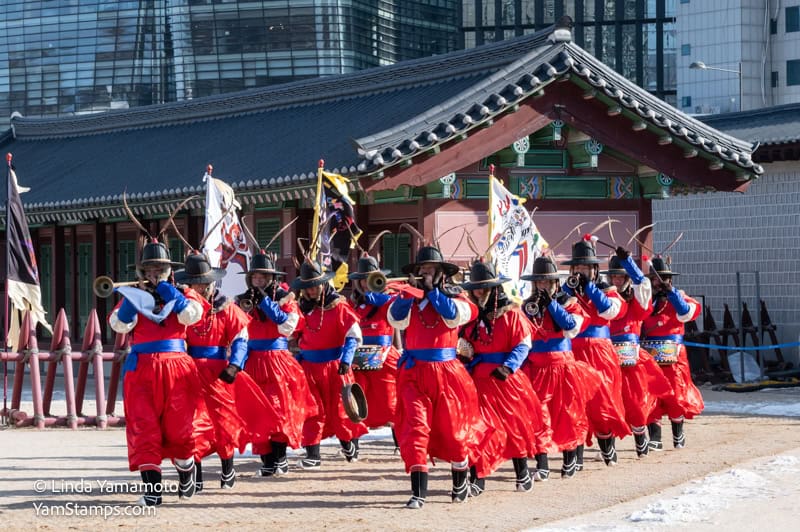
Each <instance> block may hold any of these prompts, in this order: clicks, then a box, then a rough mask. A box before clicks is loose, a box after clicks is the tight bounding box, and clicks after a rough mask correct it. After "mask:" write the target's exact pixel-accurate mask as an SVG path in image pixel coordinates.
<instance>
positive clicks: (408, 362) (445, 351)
mask: <svg viewBox="0 0 800 532" xmlns="http://www.w3.org/2000/svg"><path fill="white" fill-rule="evenodd" d="M454 358H456V348H455V347H445V348H442V349H406V350H404V351H403V354H402V355H400V360H398V361H397V369H401V368H402V367H403V364H405V366H406V369H411V368H413V367H414V361H415V360H422V361H425V362H446V361H448V360H453V359H454Z"/></svg>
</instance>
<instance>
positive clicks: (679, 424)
mask: <svg viewBox="0 0 800 532" xmlns="http://www.w3.org/2000/svg"><path fill="white" fill-rule="evenodd" d="M670 423H672V446H673V447H675V448H676V449H683V448H684V447H686V435H685V434H684V433H683V420H681V421H672V420H670Z"/></svg>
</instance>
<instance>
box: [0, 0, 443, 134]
mask: <svg viewBox="0 0 800 532" xmlns="http://www.w3.org/2000/svg"><path fill="white" fill-rule="evenodd" d="M458 20H459V2H457V1H454V0H452V1H451V0H403V1H402V2H397V1H362V0H349V1H348V0H291V1H288V0H283V1H275V0H272V1H269V0H264V1H246V2H245V1H235V0H142V1H135V2H132V1H109V0H59V1H57V2H54V1H35V0H4V1H3V2H0V127H2V128H5V127H7V126H8V124H9V117H10V115H11V113H12V112H19V113H21V114H22V115H24V116H62V115H74V114H84V113H93V112H98V111H104V110H109V109H124V108H128V107H135V106H141V105H150V104H157V103H165V102H173V101H182V100H190V99H193V98H197V97H201V96H210V95H215V94H221V93H226V92H232V91H239V90H243V89H248V88H253V87H263V86H266V85H272V84H277V83H284V82H287V81H292V80H298V79H305V78H313V77H318V76H321V75H329V74H342V73H348V72H352V71H355V70H359V69H363V68H368V67H373V66H380V65H385V64H391V63H395V62H397V61H402V60H404V59H413V58H418V57H425V56H430V55H435V54H441V53H445V52H449V51H452V50H454V49H456V48H457V46H458Z"/></svg>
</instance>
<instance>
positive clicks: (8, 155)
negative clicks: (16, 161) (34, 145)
mask: <svg viewBox="0 0 800 532" xmlns="http://www.w3.org/2000/svg"><path fill="white" fill-rule="evenodd" d="M12 157H14V156H13V155H11V152H8V153H6V163H8V166H11V158H12Z"/></svg>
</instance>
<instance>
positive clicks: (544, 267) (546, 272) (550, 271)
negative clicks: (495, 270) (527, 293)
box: [520, 257, 558, 281]
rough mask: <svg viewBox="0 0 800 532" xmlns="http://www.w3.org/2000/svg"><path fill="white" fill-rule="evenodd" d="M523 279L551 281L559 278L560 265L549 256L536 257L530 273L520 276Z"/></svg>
mask: <svg viewBox="0 0 800 532" xmlns="http://www.w3.org/2000/svg"><path fill="white" fill-rule="evenodd" d="M520 279H521V280H523V281H551V280H558V266H556V263H555V262H553V260H552V259H550V258H549V257H536V260H535V261H533V269H532V272H531V273H530V274H529V275H523V276H522V277H520Z"/></svg>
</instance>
